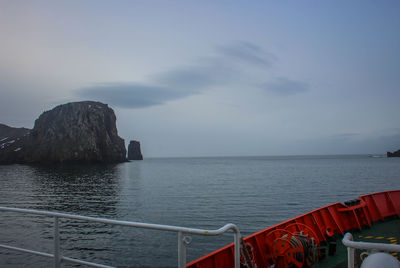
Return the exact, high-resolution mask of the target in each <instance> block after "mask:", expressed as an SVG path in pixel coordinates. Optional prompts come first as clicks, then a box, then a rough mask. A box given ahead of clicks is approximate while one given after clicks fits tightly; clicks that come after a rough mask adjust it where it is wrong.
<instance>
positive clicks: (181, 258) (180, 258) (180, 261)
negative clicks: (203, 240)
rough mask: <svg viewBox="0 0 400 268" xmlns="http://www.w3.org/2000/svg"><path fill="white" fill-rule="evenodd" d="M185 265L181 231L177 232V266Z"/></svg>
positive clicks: (184, 250)
mask: <svg viewBox="0 0 400 268" xmlns="http://www.w3.org/2000/svg"><path fill="white" fill-rule="evenodd" d="M185 267H186V245H185V242H184V235H183V232H181V231H180V232H178V268H185Z"/></svg>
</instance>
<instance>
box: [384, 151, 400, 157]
mask: <svg viewBox="0 0 400 268" xmlns="http://www.w3.org/2000/svg"><path fill="white" fill-rule="evenodd" d="M386 155H387V157H400V150H397V151H395V152H393V153H392V152H387V153H386Z"/></svg>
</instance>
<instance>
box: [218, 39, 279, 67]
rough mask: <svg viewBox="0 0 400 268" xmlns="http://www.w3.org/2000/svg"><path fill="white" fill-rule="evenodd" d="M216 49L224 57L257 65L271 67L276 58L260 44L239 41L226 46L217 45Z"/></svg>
mask: <svg viewBox="0 0 400 268" xmlns="http://www.w3.org/2000/svg"><path fill="white" fill-rule="evenodd" d="M217 51H218V52H219V53H220V54H221V55H224V56H226V57H230V58H232V59H235V60H236V61H238V62H242V63H243V62H244V63H248V64H252V65H256V66H258V67H271V66H272V65H273V63H274V61H275V60H276V57H275V56H274V55H273V54H270V53H267V52H265V51H264V50H263V49H262V48H261V47H260V46H257V45H255V44H253V43H250V42H245V41H239V42H235V43H233V44H230V45H227V46H219V47H217Z"/></svg>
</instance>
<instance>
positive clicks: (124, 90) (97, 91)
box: [78, 83, 195, 108]
mask: <svg viewBox="0 0 400 268" xmlns="http://www.w3.org/2000/svg"><path fill="white" fill-rule="evenodd" d="M78 94H79V96H80V97H83V98H89V99H95V100H98V101H102V102H105V103H109V104H112V105H113V106H116V107H121V108H143V107H150V106H154V105H160V104H163V103H165V102H166V101H170V100H176V99H180V98H184V97H186V96H189V95H192V94H195V92H193V91H190V90H186V91H182V90H176V89H172V88H167V87H165V88H163V87H154V86H148V85H141V84H137V83H103V84H96V85H93V86H92V87H87V88H82V89H80V90H79V92H78Z"/></svg>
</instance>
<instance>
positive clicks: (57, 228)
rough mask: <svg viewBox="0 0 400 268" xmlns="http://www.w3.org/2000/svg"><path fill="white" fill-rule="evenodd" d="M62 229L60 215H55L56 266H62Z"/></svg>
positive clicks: (55, 267) (58, 267)
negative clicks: (59, 220)
mask: <svg viewBox="0 0 400 268" xmlns="http://www.w3.org/2000/svg"><path fill="white" fill-rule="evenodd" d="M60 260H61V257H60V230H59V225H58V217H57V216H55V217H54V268H60Z"/></svg>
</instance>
